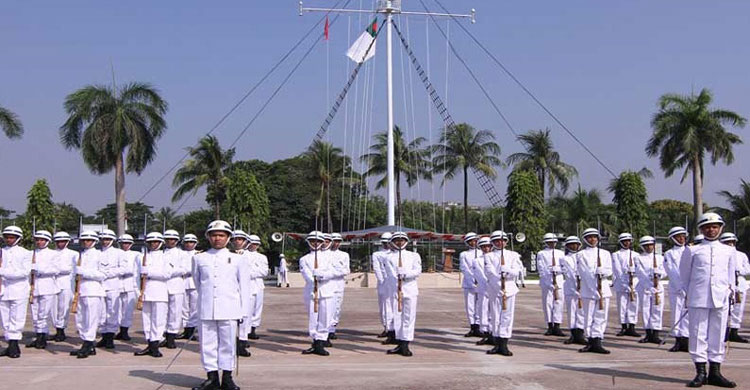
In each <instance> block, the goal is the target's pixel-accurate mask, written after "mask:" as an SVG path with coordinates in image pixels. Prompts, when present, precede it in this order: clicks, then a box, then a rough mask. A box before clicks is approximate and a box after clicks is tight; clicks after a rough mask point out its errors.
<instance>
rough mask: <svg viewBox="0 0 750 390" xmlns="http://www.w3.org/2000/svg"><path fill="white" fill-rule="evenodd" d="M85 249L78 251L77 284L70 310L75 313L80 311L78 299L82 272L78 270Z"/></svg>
mask: <svg viewBox="0 0 750 390" xmlns="http://www.w3.org/2000/svg"><path fill="white" fill-rule="evenodd" d="M82 255H83V251H80V252H78V263H76V267H77V268H76V286H75V293H74V294H73V303H71V304H70V312H71V313H73V314H75V313H78V299H79V298H80V297H81V273H80V272H78V267H80V266H81V257H82Z"/></svg>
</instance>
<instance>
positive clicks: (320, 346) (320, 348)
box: [313, 340, 330, 356]
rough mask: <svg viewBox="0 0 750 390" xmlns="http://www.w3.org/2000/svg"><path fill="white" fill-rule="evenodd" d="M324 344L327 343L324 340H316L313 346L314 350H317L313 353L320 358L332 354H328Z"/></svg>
mask: <svg viewBox="0 0 750 390" xmlns="http://www.w3.org/2000/svg"><path fill="white" fill-rule="evenodd" d="M324 344H325V342H324V341H323V340H315V344H314V346H313V348H314V349H315V350H314V351H313V353H314V354H316V355H318V356H328V355H330V353H328V351H326V350H325V348H324Z"/></svg>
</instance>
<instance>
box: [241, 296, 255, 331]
mask: <svg viewBox="0 0 750 390" xmlns="http://www.w3.org/2000/svg"><path fill="white" fill-rule="evenodd" d="M257 299H258V295H257V293H256V294H251V295H250V303H249V304H248V305H247V318H248V320H247V321H243V322H242V323H241V324H240V335H239V336H238V337H239V338H240V340H242V341H247V339H248V338H247V335H248V334H249V333H250V332H251V331H252V328H253V324H252V321H250V319H251V318H253V313H254V312H255V301H256V300H257Z"/></svg>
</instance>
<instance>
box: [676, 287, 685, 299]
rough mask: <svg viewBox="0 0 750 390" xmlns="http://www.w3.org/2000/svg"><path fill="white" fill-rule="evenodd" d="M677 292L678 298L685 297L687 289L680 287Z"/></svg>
mask: <svg viewBox="0 0 750 390" xmlns="http://www.w3.org/2000/svg"><path fill="white" fill-rule="evenodd" d="M677 294H679V296H680V298H682V299H685V298H686V297H687V291H685V290H682V289H680V291H678V292H677Z"/></svg>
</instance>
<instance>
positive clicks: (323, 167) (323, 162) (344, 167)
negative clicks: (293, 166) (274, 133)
mask: <svg viewBox="0 0 750 390" xmlns="http://www.w3.org/2000/svg"><path fill="white" fill-rule="evenodd" d="M343 153H344V152H343V151H342V150H341V148H338V147H335V146H333V145H332V144H330V143H328V142H323V141H319V140H318V141H315V142H313V144H312V145H310V147H309V148H308V149H307V151H306V152H305V157H306V158H307V159H308V160H309V162H310V167H311V168H312V169H313V171H314V172H315V174H316V175H317V177H318V180H319V181H320V195H319V197H318V202H317V207H316V209H315V216H316V218H319V217H320V210H321V208H322V207H323V198H324V197H325V204H326V221H327V226H328V231H329V232H331V231H333V220H331V183H335V182H336V179H337V177H338V175H339V174H341V180H344V179H346V180H348V177H346V176H347V174H346V173H347V172H349V170H350V169H351V159H350V158H349V156H345V155H344V154H343ZM339 183H340V182H339Z"/></svg>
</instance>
